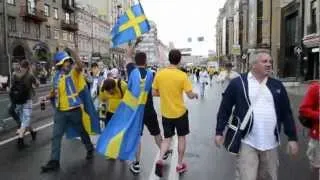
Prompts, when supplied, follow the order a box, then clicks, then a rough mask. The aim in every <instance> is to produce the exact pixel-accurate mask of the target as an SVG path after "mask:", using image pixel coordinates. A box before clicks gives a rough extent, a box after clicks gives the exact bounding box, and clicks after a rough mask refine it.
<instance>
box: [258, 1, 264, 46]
mask: <svg viewBox="0 0 320 180" xmlns="http://www.w3.org/2000/svg"><path fill="white" fill-rule="evenodd" d="M257 16H258V17H257V18H258V19H257V43H258V44H261V43H262V39H263V38H262V27H263V0H259V1H258V9H257Z"/></svg>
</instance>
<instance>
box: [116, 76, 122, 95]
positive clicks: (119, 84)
mask: <svg viewBox="0 0 320 180" xmlns="http://www.w3.org/2000/svg"><path fill="white" fill-rule="evenodd" d="M117 86H118V88H119V90H120V94H121V98H122V97H123V91H122V88H121V79H118V80H117Z"/></svg>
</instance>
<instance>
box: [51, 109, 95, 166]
mask: <svg viewBox="0 0 320 180" xmlns="http://www.w3.org/2000/svg"><path fill="white" fill-rule="evenodd" d="M69 127H72V128H74V129H75V130H76V131H77V132H78V133H79V134H80V137H81V141H82V143H83V144H84V145H85V147H86V149H87V151H93V149H94V148H93V145H92V143H91V140H90V137H89V135H88V133H87V132H86V130H85V129H84V127H83V125H82V114H81V109H80V108H78V109H74V110H70V111H59V110H56V112H55V115H54V124H53V135H52V144H51V160H58V161H59V160H60V153H61V140H62V137H63V135H64V133H65V132H66V131H67V129H68V128H69Z"/></svg>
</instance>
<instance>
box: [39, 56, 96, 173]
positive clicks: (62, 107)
mask: <svg viewBox="0 0 320 180" xmlns="http://www.w3.org/2000/svg"><path fill="white" fill-rule="evenodd" d="M72 53H73V54H74V57H75V61H74V60H73V58H72V57H70V56H69V55H68V53H67V52H65V51H59V52H57V53H56V54H55V55H54V59H53V60H54V64H55V68H56V72H55V73H54V76H53V80H52V90H51V92H50V94H49V95H48V96H47V99H50V100H51V102H52V104H53V106H54V111H55V113H54V124H53V136H52V145H51V158H50V161H49V162H48V163H47V164H46V165H44V166H42V167H41V169H42V172H49V171H56V170H58V169H59V168H60V152H61V140H62V137H63V135H64V133H65V132H67V137H69V138H72V137H77V136H80V137H81V140H82V143H83V144H84V145H85V147H86V150H87V156H86V159H88V160H89V159H92V158H93V153H94V147H93V145H92V142H91V140H90V137H89V134H94V133H100V126H99V118H98V114H97V112H96V111H95V108H94V104H93V102H92V99H91V96H90V92H89V90H88V87H87V84H86V80H85V77H84V75H83V74H82V69H83V65H82V63H81V62H80V60H79V57H78V54H76V53H74V52H72ZM73 64H75V66H74V67H73Z"/></svg>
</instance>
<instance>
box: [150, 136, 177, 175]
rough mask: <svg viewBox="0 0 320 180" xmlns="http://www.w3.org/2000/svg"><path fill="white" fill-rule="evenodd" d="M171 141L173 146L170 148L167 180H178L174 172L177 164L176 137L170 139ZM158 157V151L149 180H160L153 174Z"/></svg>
mask: <svg viewBox="0 0 320 180" xmlns="http://www.w3.org/2000/svg"><path fill="white" fill-rule="evenodd" d="M172 141H173V143H172V144H173V146H171V148H172V150H173V151H172V157H171V161H170V164H169V165H170V171H169V178H168V179H169V180H178V179H179V174H178V173H177V172H176V165H177V163H178V152H177V147H178V140H177V137H176V136H174V137H173V138H172ZM159 156H160V150H158V153H157V155H156V157H155V159H154V161H153V166H152V170H151V172H150V175H149V180H159V179H160V178H159V177H158V176H157V175H156V174H155V169H156V163H157V161H158V159H159Z"/></svg>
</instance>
